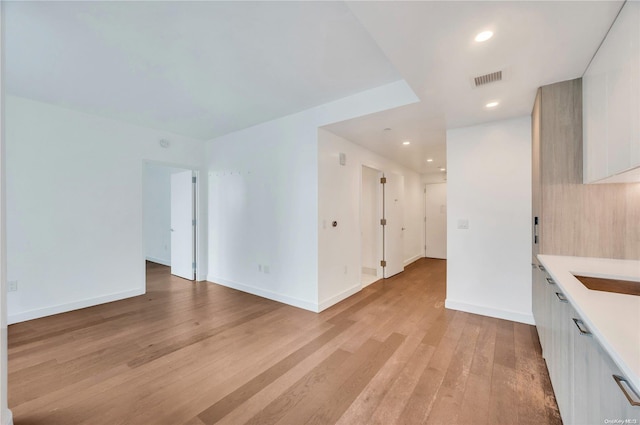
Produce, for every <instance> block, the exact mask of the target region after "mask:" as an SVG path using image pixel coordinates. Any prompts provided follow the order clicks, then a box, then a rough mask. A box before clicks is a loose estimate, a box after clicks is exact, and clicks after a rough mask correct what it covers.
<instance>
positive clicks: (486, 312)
mask: <svg viewBox="0 0 640 425" xmlns="http://www.w3.org/2000/svg"><path fill="white" fill-rule="evenodd" d="M444 306H445V307H446V308H448V309H450V310H459V311H465V312H467V313H473V314H480V315H482V316H489V317H496V318H498V319H505V320H511V321H512V322H519V323H526V324H527V325H535V322H534V320H533V314H524V313H519V312H517V311H512V310H502V309H497V308H493V307H487V306H483V305H477V304H467V303H464V302H460V301H453V300H449V299H447V300H445V302H444Z"/></svg>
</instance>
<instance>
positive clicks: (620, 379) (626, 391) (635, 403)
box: [611, 375, 640, 406]
mask: <svg viewBox="0 0 640 425" xmlns="http://www.w3.org/2000/svg"><path fill="white" fill-rule="evenodd" d="M611 376H613V380H614V381H616V384H618V386H619V387H620V389H621V390H622V392H623V393H624V396H625V397H626V398H627V400H629V403H630V404H631V405H632V406H640V401H638V400H640V396H639V395H638V394H636V392H635V391H634V390H633V388H632V387H631V385H630V384H629V381H627V380H626V379H625V378H623V377H622V376H620V375H611ZM623 382H624V385H623V384H622V383H623ZM627 388H628V389H627ZM631 394H633V396H634V397H635V400H634V397H632V396H631Z"/></svg>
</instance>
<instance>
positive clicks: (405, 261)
mask: <svg viewBox="0 0 640 425" xmlns="http://www.w3.org/2000/svg"><path fill="white" fill-rule="evenodd" d="M422 257H423V255H422V254H418V255H414V256H413V257H411V258H409V259H407V260H404V266H405V267H407V266H408V265H409V264H411V263H415V262H416V261H418V260H419V259H421V258H422Z"/></svg>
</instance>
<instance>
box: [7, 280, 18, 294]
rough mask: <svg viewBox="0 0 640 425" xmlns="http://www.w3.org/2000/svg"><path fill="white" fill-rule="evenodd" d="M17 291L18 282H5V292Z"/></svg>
mask: <svg viewBox="0 0 640 425" xmlns="http://www.w3.org/2000/svg"><path fill="white" fill-rule="evenodd" d="M17 290H18V281H17V280H10V281H9V282H7V292H15V291H17Z"/></svg>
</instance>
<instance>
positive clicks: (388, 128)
mask: <svg viewBox="0 0 640 425" xmlns="http://www.w3.org/2000/svg"><path fill="white" fill-rule="evenodd" d="M382 131H391V127H387V128H384V129H382Z"/></svg>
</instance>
